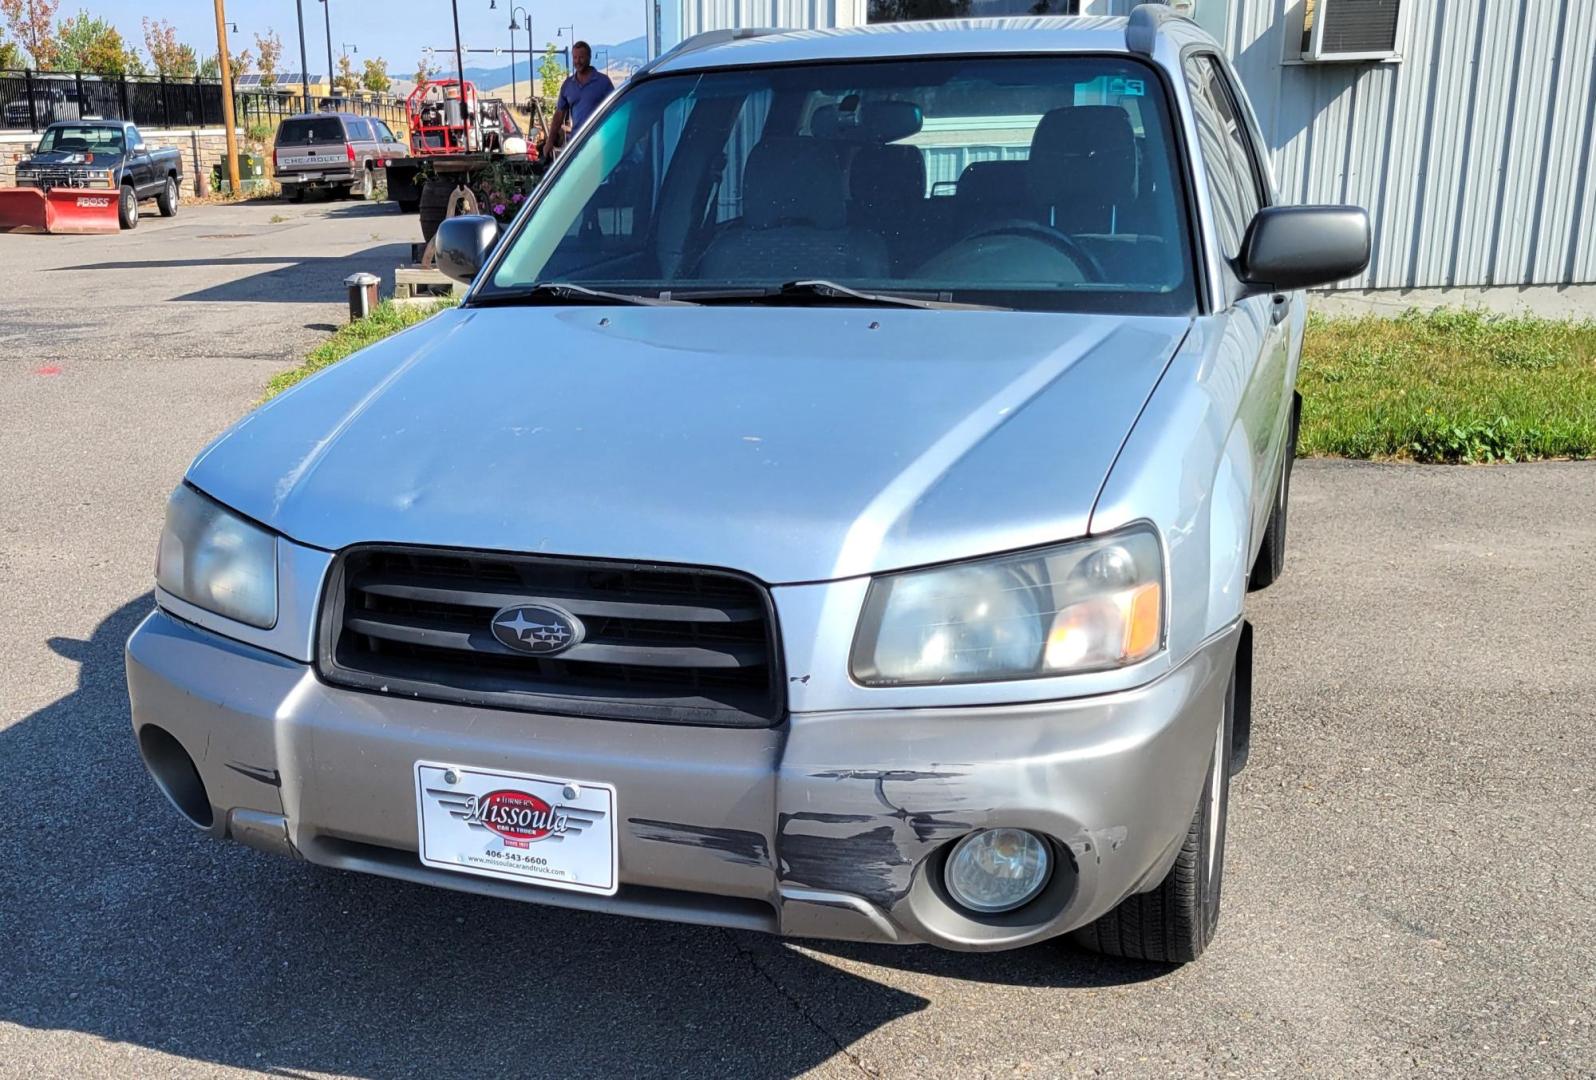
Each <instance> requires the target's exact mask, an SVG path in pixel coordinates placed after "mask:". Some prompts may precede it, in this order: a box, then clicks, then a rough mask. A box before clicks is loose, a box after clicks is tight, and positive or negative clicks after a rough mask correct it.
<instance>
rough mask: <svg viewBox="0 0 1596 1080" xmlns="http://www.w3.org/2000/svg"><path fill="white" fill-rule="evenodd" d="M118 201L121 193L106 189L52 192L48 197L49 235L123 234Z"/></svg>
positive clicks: (53, 189) (45, 209) (55, 189)
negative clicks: (51, 233) (118, 194)
mask: <svg viewBox="0 0 1596 1080" xmlns="http://www.w3.org/2000/svg"><path fill="white" fill-rule="evenodd" d="M117 201H118V200H117V193H116V192H114V191H107V190H105V189H104V188H101V189H100V190H98V191H94V190H92V189H89V188H64V187H60V188H51V189H50V190H49V191H48V192H47V193H46V194H45V196H44V229H45V232H53V233H114V232H121V231H122V219H121V217H120V216H119V215H118V213H117V205H116V204H117Z"/></svg>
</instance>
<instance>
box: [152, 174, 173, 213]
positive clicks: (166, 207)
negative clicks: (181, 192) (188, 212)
mask: <svg viewBox="0 0 1596 1080" xmlns="http://www.w3.org/2000/svg"><path fill="white" fill-rule="evenodd" d="M177 203H178V192H177V181H176V180H174V179H172V178H171V177H170V176H168V177H167V178H166V183H165V184H164V185H162V187H161V193H160V194H159V195H157V196H156V197H155V205H156V207H157V208H158V209H159V210H160V211H161V216H162V217H176V216H177Z"/></svg>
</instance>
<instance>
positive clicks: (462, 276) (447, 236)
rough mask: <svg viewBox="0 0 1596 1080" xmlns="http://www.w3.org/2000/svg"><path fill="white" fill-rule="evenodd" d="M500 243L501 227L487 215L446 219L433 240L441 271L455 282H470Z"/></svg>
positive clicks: (462, 215) (470, 215)
mask: <svg viewBox="0 0 1596 1080" xmlns="http://www.w3.org/2000/svg"><path fill="white" fill-rule="evenodd" d="M498 240H499V223H498V222H497V221H495V220H494V219H493V218H491V217H489V216H488V215H487V214H461V215H460V216H459V217H452V218H445V219H444V221H443V224H441V225H439V226H438V235H437V236H435V237H434V238H433V245H434V247H433V250H434V251H435V252H436V253H437V257H438V269H439V270H442V271H443V272H444V273H445V274H446V275H448V276H449V277H451V278H453V279H454V280H456V281H463V282H467V283H469V282H471V281H472V280H473V279H475V278H476V276H477V271H479V270H481V269H482V264H483V263H485V262H487V261H488V256H489V255H490V254H492V252H493V245H494V244H496V243H498Z"/></svg>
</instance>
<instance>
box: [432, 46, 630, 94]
mask: <svg viewBox="0 0 1596 1080" xmlns="http://www.w3.org/2000/svg"><path fill="white" fill-rule="evenodd" d="M506 36H507V37H508V35H506ZM516 37H517V38H518V39H519V40H518V42H517V44H518V45H524V44H525V42H526V38H525V36H523V35H521V34H517V35H516ZM605 50H608V55H607V57H606V53H605ZM466 55H467V56H468V57H470V56H481V55H482V54H481V53H467V54H466ZM504 55H505V61H504V63H503V64H500V65H498V66H496V67H483V66H467V67H466V69H465V77H466V80H467V81H468V82H473V83H476V84H477V86H478V87H480V88H481V89H482V92H483V93H487V92H488V88H489V87H493V88H498V87H507V86H509V85H510V78H511V75H510V61H509V55H510V54H509V49H508V42H506V46H505V53H504ZM435 59H436V60H437V62H438V63H439V64H440V65H442V66H443V67H444V69H445V70H443V71H440V72H439V73H438V74H439V77H440V78H448V77H449V76H450V75H452V74H453V72H452V71H449V70H447V69H448V68H449V67H451V66H452V64H453V61H454V55H453V54H452V53H450V54H445V53H442V52H439V53H438V54H437V56H436V57H435ZM560 59H561V61H562V62H563V61H564V55H563V54H561V55H560ZM647 61H648V39H647V38H645V37H642V36H638V37H635V38H632V39H630V40H629V41H622V42H618V43H616V44H614V45H603V44H600V43H599V42H593V64H594V66H595V67H604V66H605V64H606V63H608V65H609V67H610V69H611V70H612V71H615V72H632V71H636V70H637V69H638V68H640V67H642V66H643V65H644V64H645V63H646V62H647ZM535 63H536V61H534V64H535ZM515 77H516V78H519V79H520V80H521V82H523V83H525V82H526V81H527V67H526V54H525V53H520V54H518V55H517V56H516V69H515Z"/></svg>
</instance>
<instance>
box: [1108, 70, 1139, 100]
mask: <svg viewBox="0 0 1596 1080" xmlns="http://www.w3.org/2000/svg"><path fill="white" fill-rule="evenodd" d="M1108 92H1109V93H1110V94H1112V95H1114V96H1116V97H1146V96H1147V80H1145V79H1126V78H1122V77H1120V76H1118V75H1115V76H1113V77H1112V78H1110V79H1109V80H1108Z"/></svg>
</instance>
